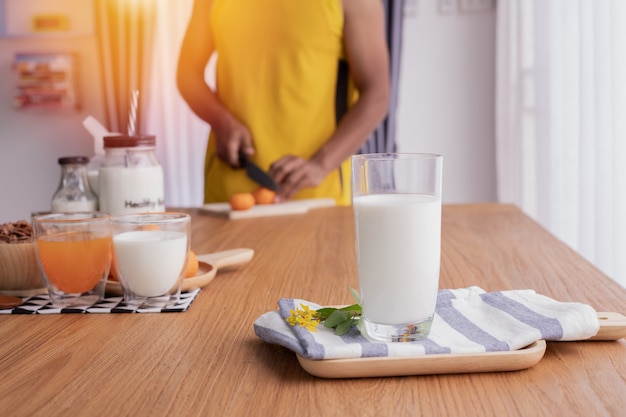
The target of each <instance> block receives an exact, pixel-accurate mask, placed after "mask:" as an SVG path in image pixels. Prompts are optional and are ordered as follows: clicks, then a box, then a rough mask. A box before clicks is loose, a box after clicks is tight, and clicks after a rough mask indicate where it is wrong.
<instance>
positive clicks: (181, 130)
mask: <svg viewBox="0 0 626 417" xmlns="http://www.w3.org/2000/svg"><path fill="white" fill-rule="evenodd" d="M155 4H156V9H157V10H156V14H157V16H156V30H155V35H154V37H155V39H154V46H155V47H154V49H153V55H152V65H151V70H152V72H151V77H150V92H149V97H150V99H149V102H148V103H144V104H145V106H146V126H147V132H146V133H151V134H154V135H156V137H157V151H156V153H157V157H158V158H159V161H160V162H161V165H162V166H163V171H164V174H165V204H166V206H168V207H172V206H175V207H199V206H201V205H202V200H203V195H204V154H205V150H206V144H207V139H208V136H209V129H210V128H209V126H208V125H207V124H206V123H204V122H203V121H201V120H200V119H199V118H198V117H196V116H195V114H193V112H192V111H191V110H190V109H189V106H187V104H186V103H185V102H184V101H183V99H182V98H181V96H180V94H179V92H178V89H177V87H176V66H177V64H178V53H179V51H180V45H181V42H182V39H183V36H184V34H185V30H186V28H187V23H188V21H189V17H190V16H191V9H192V6H193V0H177V1H169V0H168V1H158V2H156V3H155ZM210 70H211V66H209V68H208V69H207V77H208V81H209V82H211V79H210V76H211V71H210Z"/></svg>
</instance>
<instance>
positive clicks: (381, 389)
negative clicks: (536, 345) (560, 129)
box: [0, 204, 626, 417]
mask: <svg viewBox="0 0 626 417" xmlns="http://www.w3.org/2000/svg"><path fill="white" fill-rule="evenodd" d="M189 211H191V212H192V213H193V219H192V240H193V241H192V249H193V250H194V251H195V252H196V253H211V252H216V251H221V250H227V249H232V248H240V247H245V248H251V249H253V250H254V251H255V255H254V258H253V259H252V260H251V261H250V262H249V263H247V264H245V265H242V266H237V267H228V268H223V269H220V271H219V273H218V274H217V276H216V278H215V279H214V280H213V281H212V282H211V283H210V284H209V285H207V286H206V287H205V288H203V289H202V290H201V292H200V294H199V295H198V297H197V298H196V300H195V301H194V302H193V304H192V305H191V307H190V309H189V310H188V311H187V312H184V313H168V314H87V315H78V314H76V315H74V314H63V315H46V316H44V315H24V316H17V315H16V316H7V315H0V340H1V341H2V342H1V343H0V374H1V375H2V378H0V414H1V415H3V416H33V415H45V416H68V415H72V416H74V415H75V416H90V415H102V416H126V415H128V416H164V415H171V416H299V417H301V416H334V415H337V416H387V415H397V416H420V415H423V416H444V415H445V416H455V415H459V416H496V415H498V416H502V415H506V416H578V415H581V416H582V415H584V416H621V415H624V410H626V342H625V341H624V339H622V340H620V341H616V342H599V341H598V342H596V341H586V342H555V343H548V346H547V350H546V353H545V356H544V357H543V359H542V360H541V361H540V362H539V363H538V364H537V365H535V366H533V367H531V368H528V369H525V370H522V371H515V372H496V373H480V374H473V373H468V374H453V375H426V376H405V377H389V378H363V379H321V378H316V377H313V376H311V375H309V374H308V373H306V372H305V371H304V370H303V369H302V368H301V366H300V365H299V363H298V361H297V358H296V355H295V354H294V353H293V352H291V351H288V350H286V349H283V348H280V347H277V346H273V345H269V344H266V343H264V342H263V341H261V340H260V339H259V338H257V337H256V336H255V334H254V330H253V327H252V323H253V322H254V320H255V319H256V318H257V317H258V316H259V315H261V314H262V313H264V312H266V311H269V310H273V309H275V308H276V302H277V300H278V299H279V298H281V297H294V298H304V299H309V300H311V301H315V302H317V303H320V304H329V305H337V304H347V303H350V302H351V301H352V298H351V296H350V293H349V291H348V289H347V287H348V286H352V287H355V288H356V287H357V276H356V265H355V253H354V227H353V217H352V211H351V209H350V208H348V207H332V208H320V209H316V210H312V211H310V212H309V213H308V214H306V215H293V216H275V217H266V218H256V219H241V220H236V221H232V220H229V219H227V218H217V217H214V216H208V215H202V214H200V213H199V211H197V210H189ZM442 227H443V232H442V233H443V236H442V271H441V280H440V288H458V287H466V286H470V285H478V286H480V287H482V288H483V289H485V290H487V291H497V290H506V289H524V288H532V289H535V290H536V291H537V292H539V293H542V294H545V295H547V296H550V297H553V298H555V299H558V300H561V301H581V302H586V303H589V304H591V305H592V306H593V307H594V308H595V309H596V310H597V311H605V312H612V311H615V312H620V313H622V314H623V313H624V311H623V310H624V301H625V300H626V290H625V289H624V288H622V287H621V286H619V285H618V284H616V283H615V282H614V281H612V280H611V279H609V278H608V277H606V276H605V275H603V274H602V273H601V272H600V271H599V270H598V269H596V268H595V267H593V266H592V265H591V264H590V263H588V262H586V261H585V260H584V259H583V258H581V257H580V256H579V255H577V254H576V253H575V252H574V251H572V250H571V249H570V248H568V247H567V246H566V245H564V244H563V243H562V242H560V241H558V240H557V239H556V238H554V237H553V236H552V235H550V234H549V233H547V232H546V231H545V230H544V229H543V228H541V227H540V226H539V225H537V224H536V223H535V222H533V221H532V220H531V219H530V218H529V217H527V216H525V215H524V214H523V213H522V212H520V211H519V210H518V209H517V208H515V207H513V206H508V205H497V204H485V205H458V206H444V209H443V226H442Z"/></svg>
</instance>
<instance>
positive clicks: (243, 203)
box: [228, 193, 254, 210]
mask: <svg viewBox="0 0 626 417" xmlns="http://www.w3.org/2000/svg"><path fill="white" fill-rule="evenodd" d="M228 202H229V203H230V207H231V208H232V209H233V210H248V209H249V208H251V207H252V206H254V196H253V195H252V193H235V194H233V195H232V196H230V200H229V201H228Z"/></svg>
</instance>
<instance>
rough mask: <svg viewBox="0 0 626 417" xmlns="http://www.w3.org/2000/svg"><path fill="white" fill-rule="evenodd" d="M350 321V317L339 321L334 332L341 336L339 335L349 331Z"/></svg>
mask: <svg viewBox="0 0 626 417" xmlns="http://www.w3.org/2000/svg"><path fill="white" fill-rule="evenodd" d="M352 322H353V320H352V319H348V320H346V321H343V322H341V323H339V324H338V325H337V327H335V334H336V335H337V336H341V335H344V334H346V333H348V332H349V331H350V327H352Z"/></svg>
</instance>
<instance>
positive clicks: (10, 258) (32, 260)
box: [0, 220, 46, 296]
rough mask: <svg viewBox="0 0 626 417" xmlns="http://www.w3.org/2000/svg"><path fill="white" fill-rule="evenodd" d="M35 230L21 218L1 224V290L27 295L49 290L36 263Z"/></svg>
mask: <svg viewBox="0 0 626 417" xmlns="http://www.w3.org/2000/svg"><path fill="white" fill-rule="evenodd" d="M33 240H34V239H33V229H32V226H31V224H30V223H29V222H27V221H25V220H20V221H17V222H14V223H4V224H0V293H1V294H7V295H22V296H28V295H33V294H38V293H45V292H46V284H45V282H44V280H43V276H42V275H41V271H40V269H39V265H38V264H37V255H36V253H35V243H34V242H33Z"/></svg>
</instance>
